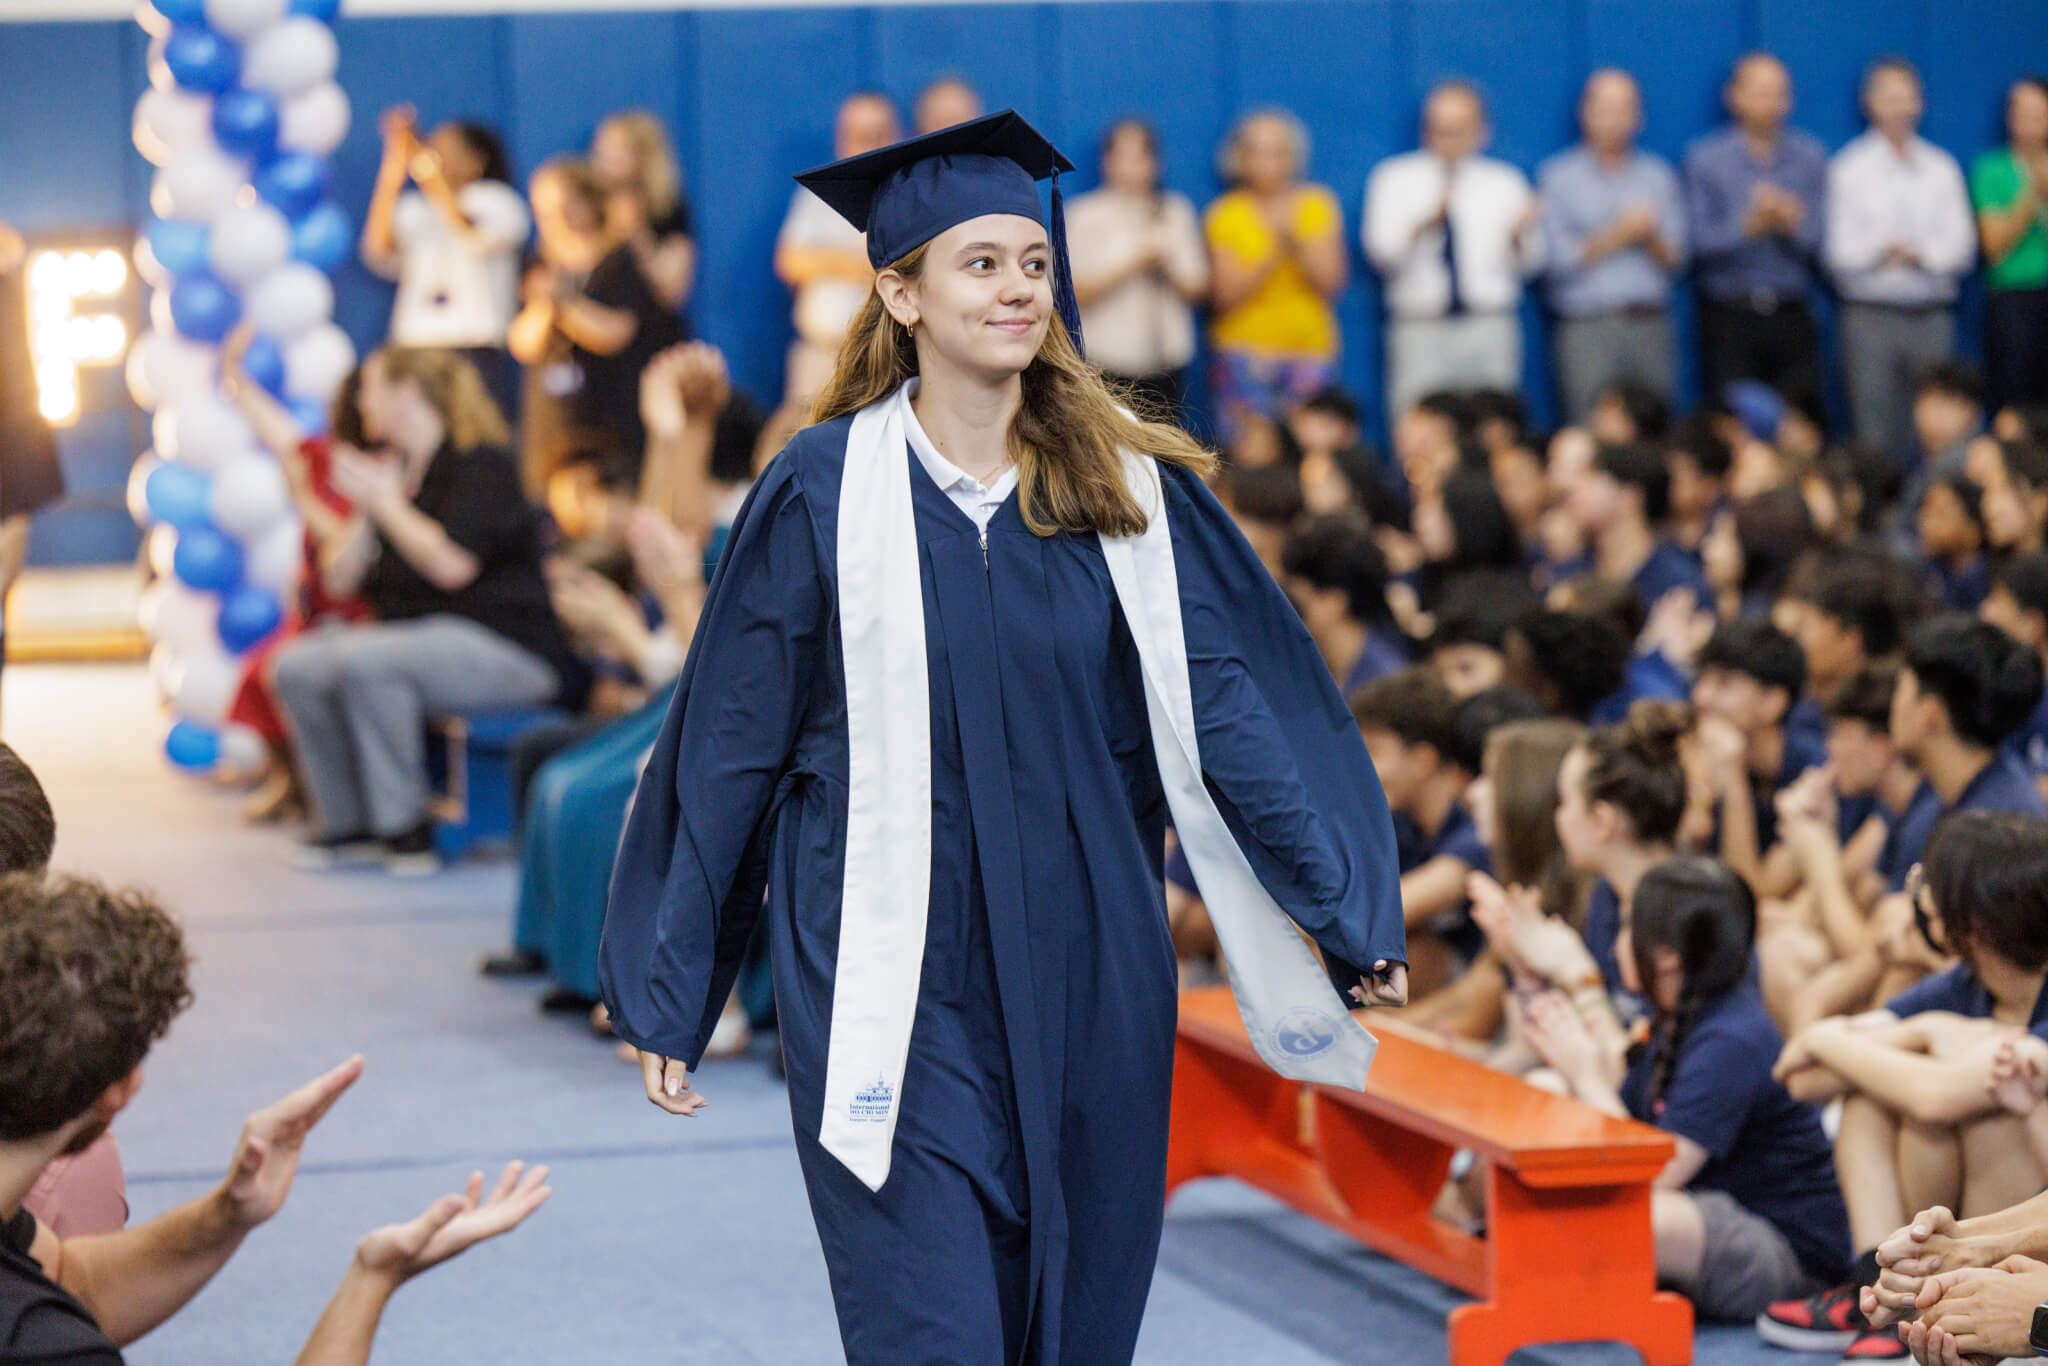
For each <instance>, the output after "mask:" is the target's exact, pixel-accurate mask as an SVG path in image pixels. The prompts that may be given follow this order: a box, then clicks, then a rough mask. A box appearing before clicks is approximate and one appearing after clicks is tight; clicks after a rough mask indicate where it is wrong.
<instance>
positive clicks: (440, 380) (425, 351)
mask: <svg viewBox="0 0 2048 1366" xmlns="http://www.w3.org/2000/svg"><path fill="white" fill-rule="evenodd" d="M377 359H378V361H379V362H380V363H381V364H382V365H383V366H384V373H385V375H386V376H388V377H389V378H391V379H393V380H401V379H409V380H411V381H412V382H413V383H415V384H417V385H419V386H420V393H422V394H423V395H425V396H426V400H427V402H428V403H429V404H430V405H431V406H432V407H433V409H434V411H435V412H436V413H438V414H440V416H441V422H442V424H443V425H444V426H446V427H447V428H448V441H449V444H450V445H452V446H454V448H455V449H456V450H458V451H466V450H471V449H473V448H475V447H477V446H506V445H510V444H511V441H512V432H511V430H510V429H509V428H507V427H506V425H505V415H504V414H503V413H501V412H499V411H498V404H497V401H496V400H495V399H493V398H492V397H491V391H490V389H489V387H488V386H486V385H485V384H484V377H483V376H482V375H480V374H478V373H477V368H476V367H475V366H474V365H471V364H470V363H469V362H468V361H467V360H465V359H464V358H463V357H461V356H459V355H457V354H456V353H455V352H453V351H444V350H442V349H441V348H439V347H433V346H387V347H384V348H382V349H381V350H379V351H378V352H377Z"/></svg>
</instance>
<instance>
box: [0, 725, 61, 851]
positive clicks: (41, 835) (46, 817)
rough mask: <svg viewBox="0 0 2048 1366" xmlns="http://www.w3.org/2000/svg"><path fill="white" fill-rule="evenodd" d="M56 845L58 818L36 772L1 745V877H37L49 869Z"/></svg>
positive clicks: (3, 744) (10, 748) (6, 745)
mask: <svg viewBox="0 0 2048 1366" xmlns="http://www.w3.org/2000/svg"><path fill="white" fill-rule="evenodd" d="M56 844H57V816H56V813H55V812H53V811H52V810H51V809H50V799H49V797H48V796H47V795H46V794H45V793H44V792H43V785H42V784H41V783H40V782H37V781H36V775H35V771H34V770H33V769H31V768H30V767H29V766H28V764H27V763H25V762H24V761H23V760H22V757H21V756H20V755H19V754H16V753H15V752H14V747H13V746H12V745H9V744H7V743H6V742H4V741H0V874H6V873H35V872H41V871H42V870H43V869H44V868H46V867H48V866H49V863H50V851H51V850H52V849H54V848H55V847H56Z"/></svg>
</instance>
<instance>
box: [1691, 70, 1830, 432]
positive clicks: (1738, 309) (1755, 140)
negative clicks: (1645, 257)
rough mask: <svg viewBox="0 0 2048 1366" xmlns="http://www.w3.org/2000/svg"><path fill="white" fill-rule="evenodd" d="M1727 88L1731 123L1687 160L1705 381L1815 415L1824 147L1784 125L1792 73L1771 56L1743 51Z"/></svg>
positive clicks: (1694, 148)
mask: <svg viewBox="0 0 2048 1366" xmlns="http://www.w3.org/2000/svg"><path fill="white" fill-rule="evenodd" d="M1723 93H1724V97H1725V98H1726V100H1727V104H1728V112H1729V113H1730V114H1731V115H1732V116H1733V117H1734V123H1733V124H1732V125H1730V126H1729V127H1727V128H1724V129H1722V130H1721V131H1720V132H1718V133H1711V134H1709V135H1708V136H1706V137H1704V138H1701V139H1700V140H1699V141H1698V142H1696V143H1694V144H1693V145H1692V148H1691V150H1690V151H1688V152H1687V153H1686V157H1685V198H1686V210H1687V215H1688V217H1689V219H1690V228H1691V236H1692V250H1693V254H1694V256H1695V257H1696V258H1697V259H1698V262H1699V288H1700V334H1701V344H1702V347H1703V350H1704V356H1703V360H1704V364H1705V369H1706V376H1707V384H1708V388H1709V390H1710V391H1711V392H1714V393H1719V392H1720V391H1721V389H1722V387H1723V386H1725V385H1726V384H1727V383H1728V382H1729V381H1730V380H1737V379H1756V380H1761V381H1763V382H1764V383H1765V384H1768V385H1770V386H1771V387H1772V388H1774V389H1776V390H1777V391H1778V392H1779V393H1781V394H1783V395H1784V396H1785V398H1786V399H1787V400H1789V401H1790V402H1792V403H1793V404H1795V405H1797V406H1798V407H1799V408H1800V409H1802V410H1803V411H1805V412H1806V413H1807V414H1808V415H1809V416H1812V417H1816V418H1817V417H1818V416H1819V415H1820V411H1821V406H1820V405H1821V400H1820V392H1821V371H1820V336H1819V333H1818V332H1817V331H1816V330H1815V328H1814V325H1813V314H1812V313H1811V312H1809V311H1808V309H1807V304H1806V296H1807V292H1808V291H1809V290H1810V289H1811V288H1812V287H1813V272H1814V263H1815V258H1816V255H1817V253H1818V252H1819V250H1820V245H1821V240H1822V236H1823V228H1824V225H1823V222H1822V215H1823V212H1824V205H1825V202H1826V187H1827V154H1826V152H1825V151H1823V150H1822V148H1821V145H1820V143H1819V142H1818V141H1816V140H1815V139H1814V138H1813V136H1812V135H1811V134H1808V133H1802V132H1799V131H1798V130H1796V129H1788V128H1787V127H1786V126H1785V119H1786V117H1787V116H1788V115H1789V114H1790V113H1791V112H1792V78H1791V76H1790V75H1789V74H1788V73H1787V72H1786V70H1785V67H1784V64H1783V63H1782V62H1780V61H1779V60H1778V59H1777V58H1776V57H1773V56H1771V55H1770V54H1769V53H1764V52H1753V53H1750V54H1749V55H1748V56H1746V57H1744V58H1743V59H1742V60H1741V61H1739V62H1737V63H1736V64H1735V72H1734V74H1733V75H1732V76H1730V77H1729V79H1728V85H1727V88H1726V90H1725V91H1724V92H1723Z"/></svg>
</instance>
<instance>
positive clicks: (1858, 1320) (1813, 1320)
mask: <svg viewBox="0 0 2048 1366" xmlns="http://www.w3.org/2000/svg"><path fill="white" fill-rule="evenodd" d="M1856 1292H1857V1287H1856V1286H1853V1285H1838V1286H1836V1287H1835V1288H1834V1289H1832V1290H1823V1291H1821V1293H1820V1294H1818V1295H1814V1296H1810V1297H1809V1298H1807V1299H1803V1300H1779V1301H1778V1302H1777V1303H1776V1304H1774V1305H1772V1306H1771V1307H1770V1308H1768V1309H1766V1310H1764V1312H1763V1313H1761V1314H1758V1315H1757V1316H1756V1331H1757V1336H1758V1337H1761V1338H1762V1339H1763V1340H1764V1341H1765V1342H1768V1343H1770V1344H1771V1345H1772V1346H1773V1347H1784V1348H1787V1349H1789V1350H1791V1351H1794V1352H1842V1351H1847V1350H1849V1349H1850V1348H1851V1347H1853V1346H1854V1345H1855V1344H1856V1342H1857V1341H1858V1340H1859V1339H1861V1338H1864V1337H1867V1336H1869V1334H1870V1322H1869V1320H1867V1319H1865V1318H1864V1317H1863V1311H1862V1309H1860V1308H1858V1307H1857V1304H1856ZM1892 1341H1893V1342H1897V1341H1898V1339H1897V1337H1896V1336H1894V1337H1893V1339H1892ZM1877 1360H1880V1361H1882V1360H1884V1358H1882V1357H1879V1358H1877Z"/></svg>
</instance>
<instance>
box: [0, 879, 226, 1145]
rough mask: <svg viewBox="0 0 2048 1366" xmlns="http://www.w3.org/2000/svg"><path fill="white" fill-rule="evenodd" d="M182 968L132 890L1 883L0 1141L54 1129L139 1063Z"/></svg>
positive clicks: (163, 918) (184, 973) (178, 952)
mask: <svg viewBox="0 0 2048 1366" xmlns="http://www.w3.org/2000/svg"><path fill="white" fill-rule="evenodd" d="M191 963H192V960H191V957H190V955H189V954H187V953H186V951H185V936H184V934H183V933H182V932H181V931H180V930H179V929H178V926H177V923H176V922H175V921H173V920H172V919H171V917H170V916H169V914H167V913H166V912H165V911H164V909H163V908H162V907H161V906H159V905H157V904H156V902H155V901H154V900H152V899H151V898H150V897H149V896H147V895H146V894H144V893H142V892H136V891H114V890H112V889H111V888H108V887H106V886H104V885H103V884H101V883H98V882H94V881H91V880H90V879H87V878H74V877H55V878H48V879H45V878H43V877H41V876H40V875H38V874H34V873H15V874H11V875H9V876H7V877H4V878H0V1140H4V1141H7V1142H19V1141H21V1140H23V1139H29V1138H35V1137H38V1136H40V1135H43V1134H48V1133H52V1132H54V1131H56V1130H58V1129H61V1128H63V1127H64V1126H65V1125H66V1124H69V1123H70V1122H71V1121H73V1120H75V1119H77V1118H78V1117H79V1116H80V1115H83V1114H84V1113H85V1112H86V1111H87V1110H88V1109H90V1108H91V1107H92V1103H93V1102H94V1101H96V1100H98V1099H99V1098H100V1096H101V1095H102V1094H103V1093H105V1091H106V1090H107V1088H108V1087H110V1086H112V1085H113V1084H114V1083H115V1082H118V1081H120V1080H121V1079H122V1078H123V1077H125V1076H127V1075H128V1074H129V1073H130V1072H133V1071H134V1070H135V1069H136V1068H137V1067H138V1066H140V1065H141V1063H142V1059H143V1058H144V1056H145V1055H147V1054H148V1052H149V1050H150V1046H151V1045H152V1044H154V1043H155V1042H156V1041H157V1040H158V1039H161V1038H162V1037H163V1036H164V1033H165V1031H167V1030H168V1029H170V1027H171V1021H172V1020H174V1019H176V1018H177V1017H178V1014H179V1013H180V1012H181V1011H183V1010H184V1009H185V1007H186V1006H188V1005H190V1004H191V1003H192V987H191V981H190V972H191Z"/></svg>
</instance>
